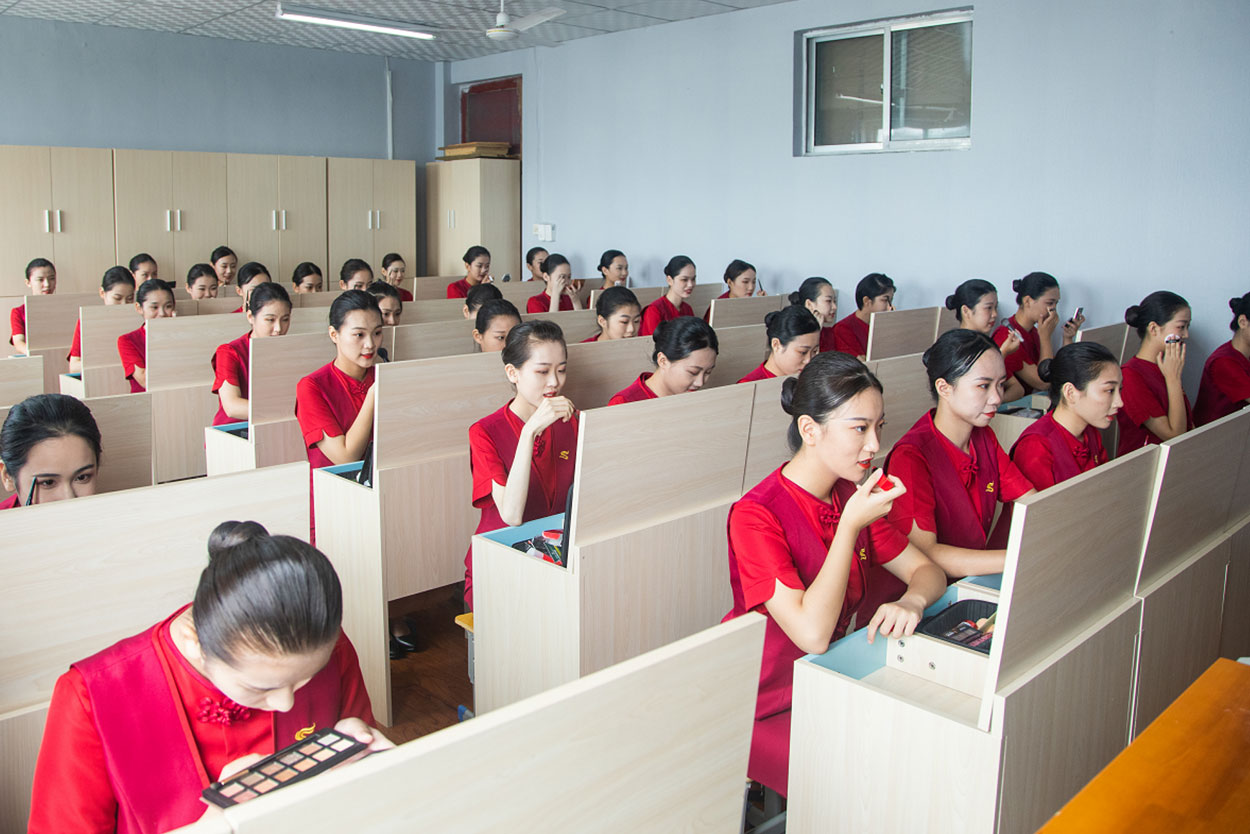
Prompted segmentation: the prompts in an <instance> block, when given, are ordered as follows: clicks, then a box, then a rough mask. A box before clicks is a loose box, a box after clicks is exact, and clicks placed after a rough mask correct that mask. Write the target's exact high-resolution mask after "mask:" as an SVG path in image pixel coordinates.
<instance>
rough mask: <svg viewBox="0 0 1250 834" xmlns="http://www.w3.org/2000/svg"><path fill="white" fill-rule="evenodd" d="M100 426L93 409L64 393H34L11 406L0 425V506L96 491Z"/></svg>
mask: <svg viewBox="0 0 1250 834" xmlns="http://www.w3.org/2000/svg"><path fill="white" fill-rule="evenodd" d="M99 469H100V429H99V427H98V426H96V422H95V418H94V417H92V416H91V410H90V409H89V408H87V406H86V405H85V404H84V403H83V402H82V401H80V400H77V399H75V398H73V397H69V396H66V395H64V394H36V395H35V396H33V397H28V398H26V399H24V400H22V401H21V402H20V403H18V404H17V405H15V406H13V407H12V408H10V409H9V414H8V416H7V417H5V418H4V426H3V428H0V485H3V487H4V491H5V492H11V493H13V494H12V495H10V496H9V497H8V498H6V499H5V500H4V501H3V502H0V510H11V509H13V508H14V507H28V506H30V505H31V504H48V503H51V502H53V501H64V500H65V499H67V498H78V497H80V496H83V495H95V491H96V476H97V474H98V473H99Z"/></svg>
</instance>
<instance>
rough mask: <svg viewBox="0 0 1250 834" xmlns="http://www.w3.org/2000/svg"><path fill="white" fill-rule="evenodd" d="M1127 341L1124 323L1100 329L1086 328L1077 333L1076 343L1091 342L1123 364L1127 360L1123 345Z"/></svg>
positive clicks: (1126, 326)
mask: <svg viewBox="0 0 1250 834" xmlns="http://www.w3.org/2000/svg"><path fill="white" fill-rule="evenodd" d="M1127 339H1128V325H1127V324H1125V323H1124V322H1119V323H1116V324H1107V325H1103V326H1102V327H1088V328H1085V329H1083V330H1079V331H1077V334H1076V341H1078V342H1093V343H1094V344H1096V345H1102V346H1103V347H1105V348H1106V349H1107V350H1109V351H1111V353H1112V355H1114V356H1115V358H1116V361H1117V362H1119V363H1120V364H1124V361H1125V360H1126V359H1127V358H1128V357H1127V356H1125V355H1124V345H1125V343H1126V341H1127Z"/></svg>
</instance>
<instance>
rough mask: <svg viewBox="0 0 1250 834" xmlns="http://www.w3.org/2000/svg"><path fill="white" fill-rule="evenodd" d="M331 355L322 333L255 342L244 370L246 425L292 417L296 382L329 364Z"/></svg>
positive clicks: (330, 346)
mask: <svg viewBox="0 0 1250 834" xmlns="http://www.w3.org/2000/svg"><path fill="white" fill-rule="evenodd" d="M335 354H336V350H335V347H334V343H333V342H331V341H330V338H329V336H327V335H326V333H325V332H321V333H304V334H300V335H292V334H287V335H286V336H283V337H281V338H280V339H257V340H256V342H255V344H253V345H252V352H251V357H250V362H251V364H250V366H249V369H248V387H249V390H248V401H247V402H248V409H249V418H248V422H250V423H252V425H256V424H258V423H271V422H278V421H283V420H290V419H291V418H292V417H294V416H295V388H296V386H297V385H298V384H299V381H300V380H301V379H303V378H304V377H306V376H308V375H309V374H310V373H312V372H313V371H315V370H317V369H318V368H320V367H322V366H323V365H325V364H327V363H329V362H333V361H334V357H335Z"/></svg>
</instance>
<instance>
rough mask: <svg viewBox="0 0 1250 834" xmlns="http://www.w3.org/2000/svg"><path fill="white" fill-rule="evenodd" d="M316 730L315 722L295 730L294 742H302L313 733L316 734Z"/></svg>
mask: <svg viewBox="0 0 1250 834" xmlns="http://www.w3.org/2000/svg"><path fill="white" fill-rule="evenodd" d="M316 730H317V722H316V721H314V722H313V723H311V724H309V725H308V726H307V727H301V728H300V729H299V730H297V731H296V733H295V740H296V741H303V740H304V739H306V738H308V737H309V736H310V735H312V734H313V733H314V732H316Z"/></svg>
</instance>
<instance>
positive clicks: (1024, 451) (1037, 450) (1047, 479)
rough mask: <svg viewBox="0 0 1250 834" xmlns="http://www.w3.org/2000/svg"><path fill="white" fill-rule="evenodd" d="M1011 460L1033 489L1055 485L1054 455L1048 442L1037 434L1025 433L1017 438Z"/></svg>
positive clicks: (1039, 489)
mask: <svg viewBox="0 0 1250 834" xmlns="http://www.w3.org/2000/svg"><path fill="white" fill-rule="evenodd" d="M1011 460H1012V462H1013V463H1015V465H1016V468H1017V469H1019V470H1020V472H1021V473H1023V474H1024V477H1026V478H1028V479H1029V482H1030V483H1031V484H1033V488H1034V489H1036V490H1038V491H1041V490H1043V489H1049V488H1050V487H1052V486H1054V485H1055V456H1054V455H1053V454H1051V452H1050V444H1048V443H1047V442H1046V440H1045V439H1044V438H1042V437H1040V436H1039V435H1036V434H1026V435H1024V436H1023V437H1021V438H1020V439H1019V440H1017V441H1016V445H1015V448H1013V449H1012V450H1011ZM1004 486H1006V484H1005V483H1004Z"/></svg>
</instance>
